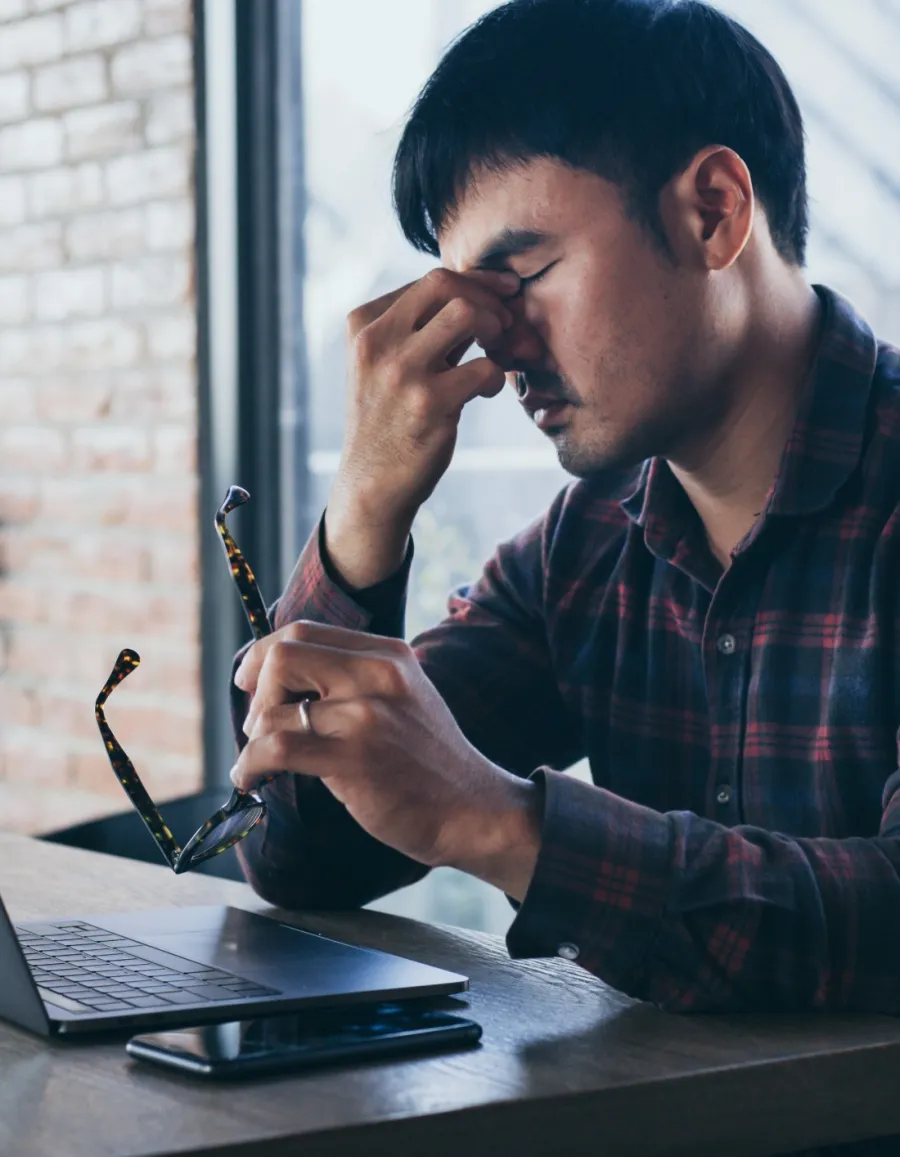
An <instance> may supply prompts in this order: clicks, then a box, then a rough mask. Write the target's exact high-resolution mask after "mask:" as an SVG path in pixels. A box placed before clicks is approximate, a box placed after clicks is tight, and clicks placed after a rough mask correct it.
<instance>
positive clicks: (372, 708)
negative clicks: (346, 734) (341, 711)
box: [351, 698, 380, 731]
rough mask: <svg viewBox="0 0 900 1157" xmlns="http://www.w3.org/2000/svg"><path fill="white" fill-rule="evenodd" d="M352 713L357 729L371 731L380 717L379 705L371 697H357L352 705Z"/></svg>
mask: <svg viewBox="0 0 900 1157" xmlns="http://www.w3.org/2000/svg"><path fill="white" fill-rule="evenodd" d="M351 714H352V720H353V727H354V730H356V731H371V730H373V729H374V728H375V727H376V726H377V724H378V722H379V719H380V714H379V711H378V705H377V703H376V702H375V701H374V700H373V699H370V698H365V699H357V700H356V701H355V702H354V703H353V705H352V708H351Z"/></svg>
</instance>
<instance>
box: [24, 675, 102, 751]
mask: <svg viewBox="0 0 900 1157" xmlns="http://www.w3.org/2000/svg"><path fill="white" fill-rule="evenodd" d="M99 690H100V684H98V685H97V687H96V688H95V689H93V691H91V692H87V693H86V694H85V695H84V696H82V697H64V696H62V695H53V694H46V695H41V697H40V702H39V706H40V717H41V731H42V732H43V733H44V734H45V735H48V736H53V737H54V738H56V739H57V740H58V742H59V743H60V744H61V745H62V746H64V747H65V746H66V744H67V741H69V740H71V739H84V740H96V742H97V743H98V744H100V743H101V740H100V732H99V731H98V730H97V721H96V719H95V718H94V699H95V697H96V695H97V692H98V691H99Z"/></svg>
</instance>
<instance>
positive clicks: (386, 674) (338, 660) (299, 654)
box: [244, 640, 404, 735]
mask: <svg viewBox="0 0 900 1157" xmlns="http://www.w3.org/2000/svg"><path fill="white" fill-rule="evenodd" d="M403 686H404V677H403V675H402V673H401V672H400V671H399V667H398V663H397V658H396V656H394V655H391V654H388V653H386V652H369V653H366V652H361V651H350V650H339V649H338V648H335V647H323V646H321V645H320V644H318V643H295V642H291V641H290V640H282V641H281V642H280V643H279V644H278V645H276V646H274V647H272V648H271V649H270V650H269V654H268V656H267V658H266V662H265V663H264V664H263V668H262V670H261V671H260V674H259V679H258V680H257V684H256V694H255V695H254V697H253V702H252V704H251V705H250V710H249V711H248V712H247V717H246V719H245V720H244V732H245V734H247V735H251V734H252V733H253V729H254V727H255V725H256V721H257V719H258V718H259V715H260V713H261V712H263V711H266V710H268V709H271V708H274V707H278V706H280V705H281V704H284V703H290V702H296V701H297V699H299V698H305V697H307V696H308V695H309V694H310V692H314V693H315V694H316V695H317V696H318V697H319V698H321V699H327V698H329V697H330V698H336V699H348V698H356V697H360V696H365V695H379V694H381V695H390V694H393V693H396V692H397V691H399V690H402V688H403Z"/></svg>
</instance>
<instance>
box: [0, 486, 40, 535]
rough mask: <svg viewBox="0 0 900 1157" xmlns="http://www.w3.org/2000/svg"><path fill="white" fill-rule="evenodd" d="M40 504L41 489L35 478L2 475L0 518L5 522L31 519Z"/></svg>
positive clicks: (35, 514)
mask: <svg viewBox="0 0 900 1157" xmlns="http://www.w3.org/2000/svg"><path fill="white" fill-rule="evenodd" d="M40 506H41V499H40V491H39V489H38V484H37V482H35V480H34V479H33V478H22V477H18V478H11V477H9V476H8V475H6V476H3V477H0V520H2V521H3V522H4V523H5V524H9V523H11V522H28V521H30V520H31V519H33V518H35V517H36V516H37V513H38V510H39V509H40Z"/></svg>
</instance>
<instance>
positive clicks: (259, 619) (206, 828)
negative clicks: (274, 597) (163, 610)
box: [94, 486, 272, 874]
mask: <svg viewBox="0 0 900 1157" xmlns="http://www.w3.org/2000/svg"><path fill="white" fill-rule="evenodd" d="M249 499H250V495H249V494H248V493H247V491H246V490H243V489H242V488H241V487H240V486H231V487H229V490H228V493H227V494H226V495H225V501H224V502H223V503H222V505H221V506H220V507H219V509H218V510H217V511H216V530H217V531H218V533H219V537H220V538H221V540H222V545H223V546H224V548H225V554H226V556H227V558H228V565H229V567H230V569H231V575H232V577H233V579H234V581H235V584H236V585H237V588H238V591H239V592H240V595H241V602H242V603H243V606H244V613H245V614H246V616H247V619H248V621H249V623H250V629H251V630H252V631H253V634H254V636H255V637H256V638H257V639H262V638H265V636H266V635H270V634H271V633H272V624H271V623H270V622H269V616H268V614H267V613H266V605H265V603H264V602H263V598H262V595H261V594H260V591H259V587H258V586H257V584H256V578H255V577H254V574H253V571H252V570H251V569H250V566H249V565H248V563H247V561H246V559H245V558H244V556H243V555H242V554H241V552H240V550H239V549H238V546H237V543H236V542H235V541H234V539H233V538H232V537H231V534H230V533H229V531H228V527H227V526H226V524H225V518H226V516H227V515H228V514H229V513H230V512H231V511H232V510H234V509H235V508H236V507H238V506H243V504H244V503H245V502H247V501H249ZM140 661H141V657H140V655H139V654H138V653H137V651H132V650H131V649H130V648H128V647H126V648H125V650H123V651H121V652H120V653H119V657H118V659H116V664H115V666H114V667H113V669H112V673H111V675H110V677H109V679H108V680H107V681H106V685H105V686H104V688H103V690H102V691H101V692H100V694H99V695H98V696H97V702H96V706H95V711H94V713H95V715H96V717H97V726H98V727H99V728H100V734H101V736H102V737H103V742H104V744H105V746H106V754H107V755H108V756H109V762H110V764H111V765H112V769H113V771H114V772H115V773H116V778H117V779H118V781H119V783H121V785H122V787H124V789H125V791H126V793H127V795H128V798H129V799H130V800H131V802H132V803H133V804H134V806H135V808H136V809H137V812H138V814H139V815H140V817H141V819H142V820H143V821H144V824H145V825H146V827H147V830H148V831H149V832H150V835H151V836H152V837H153V839H154V841H155V843H156V846H157V847H158V848H159V850H160V851H161V852H162V854H163V858H164V859H165V861H166V863H167V864H168V865H169V867H170V868H171V869H172V870H173V871H174V872H175V873H176V874H180V873H181V872H187V871H189V870H190V869H191V868H195V867H196V866H197V864H202V863H203V861H204V860H209V859H211V858H212V857H213V856H218V855H221V853H222V852H227V851H228V849H229V848H231V847H233V846H234V845H235V844H236V843H237V842H238V841H239V840H242V839H243V838H244V836H246V835H249V833H250V832H252V831H253V829H254V828H255V827H256V825H257V824H258V823H259V821H260V820H261V819H262V818H263V816H264V815H265V814H266V805H265V803H264V802H263V801H262V799H260V797H259V796H258V795H257V794H256V792H242V791H238V790H237V788H235V789H234V791H233V792H232V793H231V798H230V799H229V800H228V802H227V803H226V804H225V805H224V806H223V807H220V808H219V810H218V811H217V812H215V813H214V814H213V815H211V816H210V817H209V819H208V820H207V821H206V822H205V823H204V824H202V825H201V826H200V827H199V828H198V829H197V831H196V832H194V834H193V835H192V836H191V838H190V839H189V840H188V842H187V843H186V844H185V845H184V847H183V848H180V847H179V846H178V842H177V840H176V839H175V837H174V836H173V835H172V833H171V831H170V830H169V828H168V826H167V824H166V822H165V820H164V819H163V817H162V815H161V814H160V811H159V808H158V807H157V806H156V804H155V803H154V802H153V800H152V799H151V798H150V795H149V794H148V792H147V789H146V788H145V787H144V785H143V784H142V783H141V780H140V777H139V775H138V773H137V772H136V771H135V770H134V764H133V763H132V762H131V760H130V759H129V758H128V756H127V755H126V754H125V751H124V749H123V747H122V745H121V744H120V743H119V741H118V740H117V739H116V737H115V735H113V733H112V730H111V729H110V726H109V724H108V723H107V722H106V716H105V714H104V711H103V708H104V705H105V704H106V701H107V699H108V698H109V696H110V695H111V693H112V691H113V690H114V688H116V687H117V686H118V685H119V684H120V683H121V682H122V680H123V679H127V678H128V676H129V675H130V674H131V672H132V671H133V670H134V669H135V667H137V665H138V664H139V663H140ZM266 782H268V781H266Z"/></svg>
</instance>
